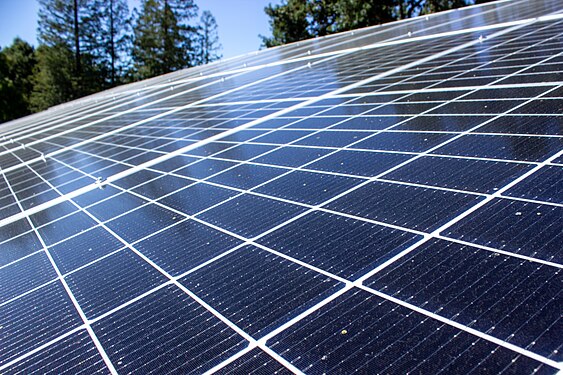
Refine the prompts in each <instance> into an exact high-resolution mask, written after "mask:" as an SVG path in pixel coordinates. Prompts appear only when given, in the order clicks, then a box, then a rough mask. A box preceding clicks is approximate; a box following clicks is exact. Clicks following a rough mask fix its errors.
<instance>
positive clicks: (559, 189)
mask: <svg viewBox="0 0 563 375" xmlns="http://www.w3.org/2000/svg"><path fill="white" fill-rule="evenodd" d="M504 195H507V196H510V197H518V198H527V199H535V200H540V201H544V202H550V203H559V204H563V167H558V166H545V167H542V168H541V169H540V170H538V171H536V172H535V173H533V174H532V175H531V176H528V177H526V178H525V179H524V180H523V181H520V182H519V183H518V184H516V185H515V186H514V187H512V188H511V189H509V190H508V191H507V192H505V193H504Z"/></svg>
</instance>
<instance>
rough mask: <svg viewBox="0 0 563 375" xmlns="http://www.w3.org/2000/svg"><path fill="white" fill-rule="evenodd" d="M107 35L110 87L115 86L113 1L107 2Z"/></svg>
mask: <svg viewBox="0 0 563 375" xmlns="http://www.w3.org/2000/svg"><path fill="white" fill-rule="evenodd" d="M109 33H110V55H111V85H112V86H115V35H114V33H115V31H114V25H113V0H110V2H109Z"/></svg>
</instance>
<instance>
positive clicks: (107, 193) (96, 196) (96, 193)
mask: <svg viewBox="0 0 563 375" xmlns="http://www.w3.org/2000/svg"><path fill="white" fill-rule="evenodd" d="M119 193H121V190H120V189H116V188H114V187H113V186H108V185H101V188H97V189H94V190H90V191H89V192H87V193H84V194H80V195H79V196H77V197H74V198H72V200H73V201H74V202H76V203H78V204H79V205H80V206H81V207H86V206H90V205H92V204H95V203H98V202H100V201H101V200H104V199H107V198H109V197H112V196H114V195H117V194H119Z"/></svg>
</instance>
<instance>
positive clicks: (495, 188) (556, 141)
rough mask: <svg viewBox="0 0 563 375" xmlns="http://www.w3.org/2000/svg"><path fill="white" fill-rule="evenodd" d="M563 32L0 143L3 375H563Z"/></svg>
mask: <svg viewBox="0 0 563 375" xmlns="http://www.w3.org/2000/svg"><path fill="white" fill-rule="evenodd" d="M562 15H563V8H561V4H560V2H559V1H555V0H551V1H550V0H545V1H543V0H536V1H511V2H505V1H501V2H496V3H489V4H485V5H479V6H472V7H467V8H463V9H460V10H455V11H449V12H443V13H438V14H434V15H429V16H425V17H418V18H414V19H410V20H405V21H400V22H394V23H390V24H386V25H382V26H376V27H370V28H365V29H361V30H356V31H351V32H346V33H341V34H335V35H331V36H328V37H324V38H318V39H313V40H308V41H303V42H298V43H293V44H289V45H286V46H281V47H277V48H272V49H268V50H263V51H258V52H256V53H252V54H248V55H244V56H241V57H237V58H233V59H228V60H225V61H220V62H216V63H213V64H210V65H207V66H203V67H197V68H192V69H188V70H183V71H179V72H175V73H171V74H168V75H165V76H161V77H156V78H153V79H150V80H146V81H143V82H138V83H134V84H129V85H126V86H122V87H118V88H116V89H112V90H109V91H106V92H102V93H99V94H96V95H92V96H90V97H86V98H83V99H80V100H78V101H75V102H71V103H67V104H64V105H60V106H57V107H55V108H52V109H50V110H48V111H45V112H42V113H38V114H35V115H32V116H29V117H26V118H23V119H20V120H16V121H13V122H10V123H7V124H4V125H2V126H1V127H0V132H1V133H0V135H1V141H0V145H1V149H0V168H1V172H2V179H1V180H0V202H1V203H2V204H0V228H1V229H0V372H1V373H6V374H19V373H24V374H31V373H42V374H44V373H53V374H59V373H65V372H66V373H88V374H90V373H114V374H115V373H143V374H145V373H159V374H160V373H224V374H228V373H232V374H239V373H245V374H246V373H268V374H269V373H278V374H285V373H298V374H299V373H307V374H317V373H318V374H321V373H354V372H357V373H369V374H374V373H411V372H417V373H446V374H448V373H469V372H479V373H483V372H487V373H535V372H537V373H555V372H557V371H559V370H561V368H562V365H561V363H562V357H561V344H562V342H561V294H560V293H561V292H560V291H561V267H562V265H561V264H562V262H561V244H562V243H563V230H562V229H563V213H562V204H563V201H562V194H561V187H562V185H563V181H562V180H563V174H562V173H563V172H562V171H563V151H562V149H563V147H562V146H563V141H562V137H563V134H562V132H561V130H562V123H563V122H562V116H563V105H562V103H563V101H562V98H563V90H562V86H563V80H562V79H561V71H562V69H561V67H562V64H563V59H562V56H563V40H562V35H563V16H562Z"/></svg>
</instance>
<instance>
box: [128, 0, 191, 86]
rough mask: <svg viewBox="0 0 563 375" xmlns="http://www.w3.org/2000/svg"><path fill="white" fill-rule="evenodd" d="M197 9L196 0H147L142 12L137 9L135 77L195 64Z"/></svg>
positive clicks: (162, 72) (139, 77) (135, 15)
mask: <svg viewBox="0 0 563 375" xmlns="http://www.w3.org/2000/svg"><path fill="white" fill-rule="evenodd" d="M197 10H198V9H197V6H196V5H195V4H194V2H193V1H192V0H143V2H142V10H141V12H138V11H137V10H135V12H134V18H135V31H134V39H133V53H132V59H133V69H134V78H136V79H143V78H149V77H153V76H156V75H161V74H165V73H169V72H172V71H175V70H178V69H183V68H187V67H190V66H193V65H194V64H195V54H194V44H195V39H196V36H197V29H196V27H194V26H191V25H190V24H189V22H190V20H191V19H192V18H194V17H195V16H196V15H197Z"/></svg>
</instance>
